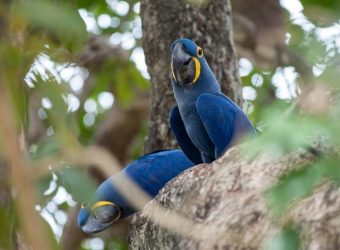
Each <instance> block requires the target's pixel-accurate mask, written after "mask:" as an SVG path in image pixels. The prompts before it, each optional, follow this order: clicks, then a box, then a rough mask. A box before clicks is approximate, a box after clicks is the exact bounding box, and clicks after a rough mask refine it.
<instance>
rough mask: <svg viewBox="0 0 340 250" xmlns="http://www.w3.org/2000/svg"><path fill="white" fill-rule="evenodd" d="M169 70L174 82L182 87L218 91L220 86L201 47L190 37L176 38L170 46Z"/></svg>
mask: <svg viewBox="0 0 340 250" xmlns="http://www.w3.org/2000/svg"><path fill="white" fill-rule="evenodd" d="M171 57H172V58H171V70H172V77H173V82H174V84H176V85H178V86H179V87H184V88H194V87H195V86H200V87H199V88H200V89H202V88H203V89H207V88H208V89H210V90H213V91H215V90H216V91H219V90H220V86H219V84H218V82H217V80H216V78H215V75H214V74H213V73H212V71H211V69H210V67H209V65H208V63H207V61H206V59H205V57H204V53H203V49H202V48H201V47H199V46H198V45H197V44H195V43H194V42H193V41H191V40H190V39H186V38H182V39H178V40H176V41H175V42H174V43H173V44H172V46H171Z"/></svg>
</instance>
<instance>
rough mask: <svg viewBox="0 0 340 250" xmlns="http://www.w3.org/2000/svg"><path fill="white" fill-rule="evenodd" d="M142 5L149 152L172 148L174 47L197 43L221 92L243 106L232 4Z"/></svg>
mask: <svg viewBox="0 0 340 250" xmlns="http://www.w3.org/2000/svg"><path fill="white" fill-rule="evenodd" d="M195 2H199V1H187V0H172V1H168V0H157V1H154V0H142V1H141V17H142V26H143V46H144V51H145V55H146V63H147V66H148V71H149V74H150V77H151V84H152V88H151V111H150V117H149V135H148V138H147V141H146V143H145V151H146V152H150V151H154V150H159V149H164V148H173V147H174V146H175V145H176V142H175V140H174V138H173V136H172V134H171V130H170V128H169V112H170V109H171V108H172V106H173V105H174V104H175V101H174V97H173V93H172V87H171V71H170V45H171V43H172V42H173V41H175V40H176V39H178V38H181V37H187V38H190V39H192V40H193V41H195V42H197V43H198V44H199V45H200V46H201V47H202V48H203V49H204V51H205V56H206V58H207V61H208V62H209V64H210V67H211V68H212V70H213V72H214V73H215V75H216V77H217V79H218V81H219V82H220V84H221V86H222V91H223V92H224V93H225V94H226V95H228V96H229V97H231V98H232V99H233V100H234V101H236V102H237V103H238V104H241V103H242V97H241V86H240V80H239V76H238V67H237V62H236V56H235V49H234V44H233V33H232V22H231V7H230V2H229V1H228V0H213V1H205V3H204V4H202V5H198V4H194V3H195Z"/></svg>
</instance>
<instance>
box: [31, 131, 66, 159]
mask: <svg viewBox="0 0 340 250" xmlns="http://www.w3.org/2000/svg"><path fill="white" fill-rule="evenodd" d="M60 150H61V144H60V141H58V140H57V139H56V138H53V137H47V138H45V139H44V140H42V142H41V143H40V144H39V145H38V146H37V148H36V149H35V150H34V151H33V152H30V156H31V158H32V159H33V160H37V159H41V158H44V157H47V156H52V155H55V154H57V153H59V152H60Z"/></svg>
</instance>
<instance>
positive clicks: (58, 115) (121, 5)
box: [0, 0, 340, 249]
mask: <svg viewBox="0 0 340 250" xmlns="http://www.w3.org/2000/svg"><path fill="white" fill-rule="evenodd" d="M13 2H14V4H13V5H12V8H11V11H10V17H9V18H10V19H9V21H10V22H11V32H12V35H11V36H10V38H9V39H8V40H5V41H4V42H2V43H1V44H0V55H1V58H2V60H0V70H1V71H0V73H1V74H0V77H1V80H2V81H3V82H4V83H6V90H7V92H8V93H9V96H10V100H11V103H9V105H10V106H12V107H13V108H14V111H15V115H16V118H17V120H18V126H21V125H22V124H24V125H25V129H26V131H28V129H29V127H30V125H31V123H33V121H31V120H29V119H28V116H29V115H28V114H29V112H30V111H29V106H30V104H31V103H34V102H37V107H36V109H35V110H33V112H35V114H36V115H37V116H38V118H39V120H40V122H41V125H42V130H43V131H42V135H41V136H40V137H39V138H35V140H33V139H32V141H30V138H29V137H28V136H27V137H28V138H27V139H28V149H29V150H28V151H29V152H28V159H29V160H30V162H31V163H32V164H33V165H34V164H35V163H39V162H40V161H42V160H44V159H49V158H51V157H58V156H60V155H61V154H62V153H63V152H65V151H67V150H71V149H73V148H74V147H76V146H77V145H79V144H80V145H85V146H86V145H88V144H90V143H91V142H92V141H93V138H94V135H95V132H96V130H97V128H98V126H99V125H100V124H101V123H102V122H103V121H105V120H106V119H107V116H108V114H109V112H108V111H109V110H110V108H111V107H112V105H119V106H120V107H122V108H123V109H125V108H128V107H129V106H130V104H131V102H132V101H133V100H134V98H136V92H137V91H145V90H148V88H149V82H148V76H147V73H146V72H143V69H141V67H140V65H141V64H143V63H144V62H143V59H142V58H141V55H140V54H138V51H141V50H140V47H141V39H142V30H141V20H140V16H139V12H140V3H139V1H137V0H129V1H121V0H107V1H103V0H100V1H93V0H78V1H75V2H72V1H67V0H58V1H52V0H44V1H42V0H29V1H26V0H17V1H13ZM193 2H195V3H198V4H201V3H203V2H205V1H194V0H193ZM298 3H300V2H299V1H298ZM301 3H302V5H303V9H302V10H301V11H297V10H294V9H290V10H289V11H288V12H289V14H288V18H289V20H290V21H289V22H288V23H287V41H286V43H287V46H288V47H289V49H291V50H292V51H293V52H294V53H296V54H298V55H300V56H301V57H302V58H304V59H305V60H306V62H307V64H308V65H310V67H311V69H312V72H313V74H314V78H315V82H317V84H323V85H324V86H327V87H331V88H333V87H334V86H335V87H336V85H337V84H338V80H339V79H340V73H339V70H338V69H339V64H340V62H339V60H338V59H337V58H339V53H340V34H339V33H340V32H337V30H340V29H339V25H340V23H339V13H340V11H339V1H332V0H326V1H324V0H301ZM77 10H78V11H77ZM315 10H319V13H323V14H322V15H321V14H318V15H315V13H318V12H315ZM325 13H327V14H325ZM96 36H100V37H101V38H104V40H105V41H106V42H107V43H108V44H109V45H110V46H113V47H115V48H117V49H120V50H123V51H124V52H126V54H127V58H121V57H115V56H114V55H113V56H112V57H110V58H108V59H107V60H106V61H105V62H103V63H102V64H101V65H100V66H98V65H97V66H98V67H97V68H96V69H93V68H90V67H89V68H86V67H85V66H83V64H82V66H80V65H79V58H81V56H80V55H81V54H82V53H83V51H84V50H85V47H86V46H85V45H86V42H87V40H88V38H89V37H96ZM138 49H139V50H138ZM136 62H138V64H136ZM240 72H241V76H242V82H243V84H244V98H245V99H246V103H245V105H244V107H245V108H246V109H247V111H248V113H249V116H250V117H251V119H252V121H253V122H254V124H255V125H256V126H257V128H258V129H259V130H261V133H260V134H261V136H259V137H258V138H257V139H255V140H254V141H252V142H251V143H250V144H249V145H250V146H249V148H248V153H249V152H250V153H249V154H250V156H253V157H254V156H255V155H257V154H258V153H260V152H264V151H267V152H269V153H270V154H271V155H272V156H273V157H278V156H282V155H285V154H288V153H290V152H292V151H295V150H297V149H300V148H305V149H308V146H307V145H309V143H310V141H311V139H312V138H311V136H312V135H313V134H315V133H318V134H322V135H324V136H326V137H327V138H328V139H329V141H330V142H331V143H332V144H337V143H338V141H339V139H340V138H339V135H340V133H339V121H338V119H337V118H338V117H340V116H339V113H340V109H339V107H337V106H336V107H334V108H332V109H328V110H327V111H325V112H324V113H308V112H305V110H303V109H300V108H299V105H298V103H297V98H298V96H299V95H300V94H301V92H302V91H301V89H302V87H306V86H302V85H303V84H305V85H308V86H307V87H311V86H312V85H313V84H315V83H313V84H312V83H309V82H307V83H304V81H303V79H302V77H301V74H299V72H297V69H295V68H293V67H292V66H290V65H286V66H282V67H278V68H273V69H272V70H263V69H261V68H258V67H257V66H256V65H252V64H251V63H250V62H249V61H247V60H246V59H242V61H240ZM23 79H25V80H24V81H23ZM84 93H85V94H84ZM27 133H28V132H27ZM146 134H147V124H146V122H145V124H144V125H143V128H142V129H141V131H140V133H139V135H138V136H137V137H136V139H135V142H134V143H133V146H132V147H131V148H132V150H131V151H132V155H133V157H138V156H140V154H141V152H142V148H143V142H144V138H145V135H146ZM0 149H2V150H4V149H5V147H4V146H3V145H1V147H0ZM254 149H256V150H254ZM338 160H339V159H338V158H336V157H334V156H332V155H331V156H327V157H325V158H322V159H321V160H320V161H319V162H317V163H316V164H314V165H312V166H305V167H304V168H301V169H300V170H297V171H294V172H291V173H287V174H286V175H285V176H283V177H282V178H281V180H280V181H279V183H277V184H276V185H275V186H274V187H272V188H271V189H270V190H268V191H267V192H266V194H265V196H266V198H267V200H268V204H269V205H270V208H271V210H272V212H273V214H274V215H276V216H278V217H280V216H281V215H283V214H284V213H285V212H286V211H287V210H288V209H289V208H290V207H291V205H292V204H295V203H296V202H298V201H299V200H301V199H303V198H304V197H307V196H308V195H310V194H311V193H312V191H313V190H314V188H315V187H317V186H318V185H320V183H322V182H323V181H324V180H331V181H334V182H335V183H338V182H339V178H340V177H339V171H338V169H337V165H336V162H338ZM54 164H57V165H58V166H57V167H59V168H60V169H59V170H58V171H55V172H52V173H51V175H49V176H44V177H42V178H39V179H37V182H36V187H37V192H38V193H39V195H40V200H39V201H40V204H39V209H38V210H39V211H40V213H41V214H42V216H43V217H44V218H45V219H46V220H47V221H48V223H49V224H50V226H51V230H50V232H51V238H53V235H54V237H55V238H56V239H57V240H59V239H60V236H61V232H62V228H63V226H64V224H65V221H66V219H65V217H66V214H65V212H67V211H68V210H69V208H70V207H72V206H74V205H75V204H76V203H77V202H82V201H85V200H89V199H91V194H93V191H94V188H95V185H94V184H93V183H92V182H91V181H90V179H89V178H88V177H87V176H86V175H85V174H84V171H80V170H79V168H78V167H80V166H72V165H71V164H70V163H68V162H64V161H62V160H60V161H59V162H57V163H54ZM49 167H51V166H48V165H47V166H46V168H49ZM52 167H56V166H52ZM32 171H35V170H32ZM13 217H15V216H14V215H13ZM10 218H11V217H8V216H7V212H6V211H3V210H2V209H1V208H0V242H1V247H2V248H5V249H9V248H10V245H11V244H12V242H11V241H10V239H11V238H10V237H9V233H10V232H9V231H8V229H9V228H10V221H9V219H10ZM292 228H293V227H292ZM292 228H283V229H282V231H281V232H279V233H278V234H277V235H275V236H274V237H273V238H272V240H271V241H270V243H269V244H270V248H268V249H298V248H299V247H300V236H299V234H300V232H299V231H298V230H297V229H292ZM52 231H53V232H52ZM52 233H53V234H52ZM98 242H101V243H98ZM93 244H94V245H95V244H97V247H98V244H99V245H100V244H103V247H102V249H126V248H127V247H126V245H125V242H123V241H121V240H120V239H110V240H105V244H104V241H100V240H99V241H98V239H89V240H86V241H84V243H83V244H82V249H91V248H93ZM97 249H98V248H97Z"/></svg>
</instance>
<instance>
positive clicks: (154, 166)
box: [78, 150, 194, 233]
mask: <svg viewBox="0 0 340 250" xmlns="http://www.w3.org/2000/svg"><path fill="white" fill-rule="evenodd" d="M193 165H194V163H193V162H192V161H190V160H189V159H188V158H187V157H186V155H185V154H184V153H183V151H181V150H164V151H158V152H154V153H151V154H147V155H144V156H142V157H140V158H139V159H137V160H136V161H134V162H132V163H130V164H129V165H127V166H126V167H125V168H124V169H123V170H122V171H121V172H120V173H118V174H115V175H113V176H111V177H110V178H108V179H107V180H106V181H104V182H103V183H102V184H101V185H100V186H99V187H98V189H97V190H96V195H95V199H94V201H93V202H91V204H90V205H87V206H82V208H81V209H80V211H79V214H78V225H79V226H80V228H81V229H82V230H83V231H84V232H85V233H96V232H100V231H103V230H105V229H106V228H108V227H109V226H110V225H112V224H113V223H114V222H115V221H117V220H118V219H121V218H124V217H127V216H129V215H131V214H133V213H134V212H136V211H135V209H134V208H133V207H132V205H131V204H129V202H128V201H127V200H126V199H124V197H123V196H122V195H121V194H120V193H119V192H118V190H117V189H116V188H115V187H114V184H113V183H115V182H116V181H117V179H118V178H120V175H121V174H122V173H124V174H125V175H126V176H127V177H128V178H130V179H131V180H132V181H134V182H135V183H136V184H137V186H138V187H140V188H141V189H142V190H144V191H145V192H146V193H147V194H149V195H150V196H151V197H155V196H156V195H157V194H158V192H159V190H160V189H161V188H163V187H164V185H165V184H166V183H167V182H168V181H170V180H171V179H172V178H174V177H175V176H177V175H178V174H180V173H181V172H183V171H184V170H186V169H188V168H190V167H192V166H193Z"/></svg>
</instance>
